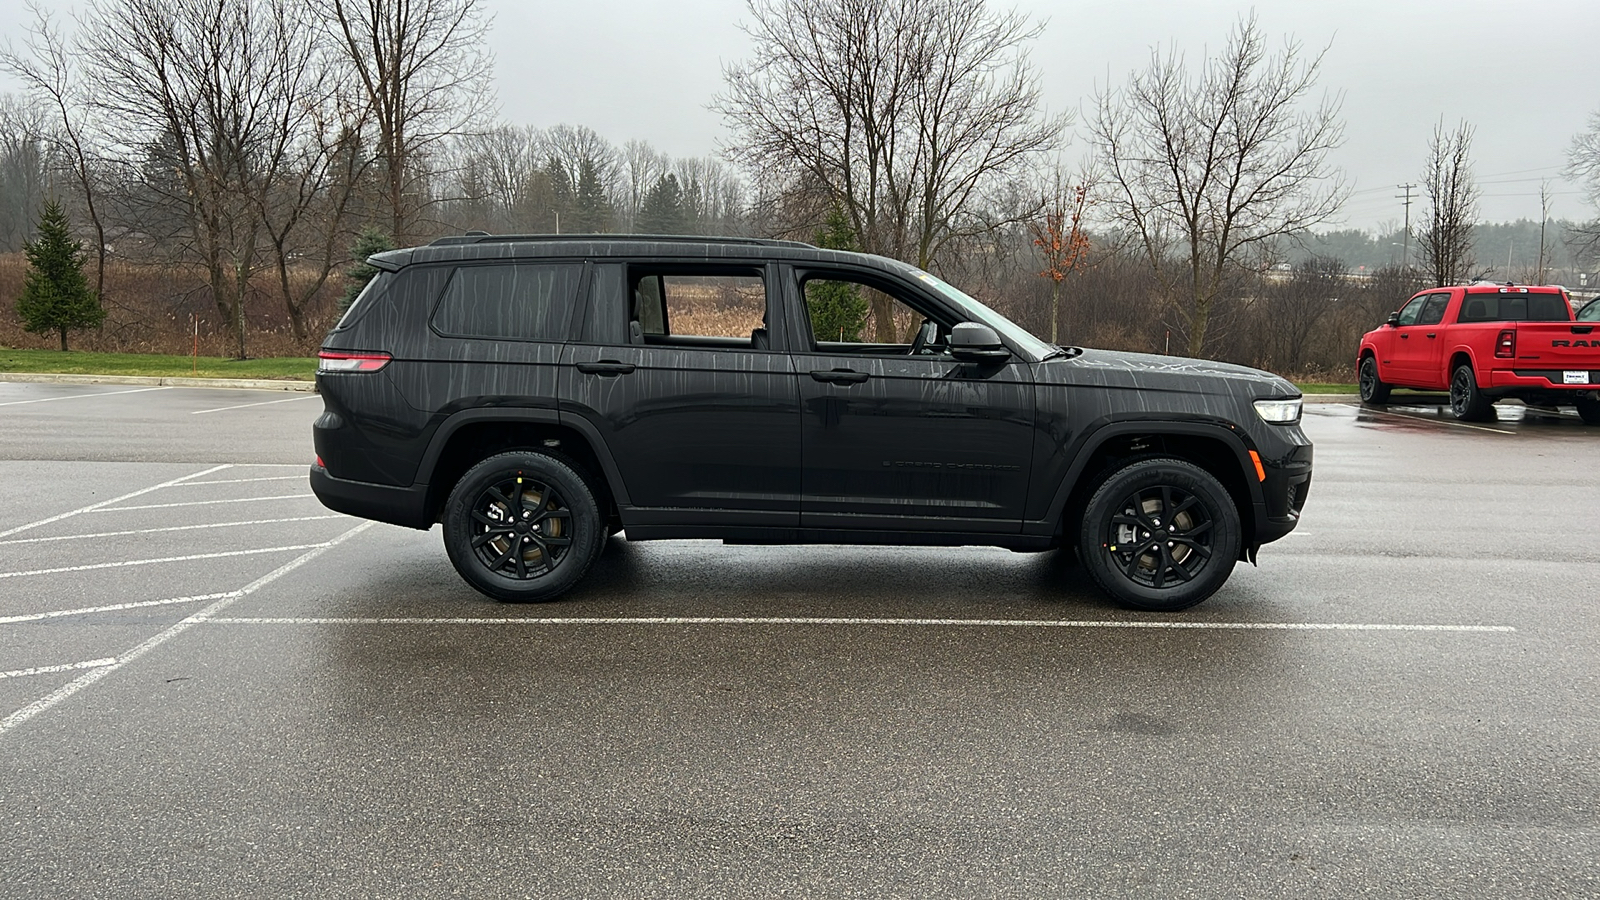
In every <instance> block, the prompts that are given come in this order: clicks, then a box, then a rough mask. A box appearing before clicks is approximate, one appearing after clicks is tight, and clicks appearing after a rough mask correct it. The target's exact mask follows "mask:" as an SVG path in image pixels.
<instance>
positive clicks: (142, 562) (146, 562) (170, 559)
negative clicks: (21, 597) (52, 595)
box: [0, 544, 327, 578]
mask: <svg viewBox="0 0 1600 900" xmlns="http://www.w3.org/2000/svg"><path fill="white" fill-rule="evenodd" d="M326 546H327V544H291V545H289V546H287V547H262V548H260V549H259V550H224V551H222V552H221V553H194V554H191V555H189V556H163V557H161V558H160V559H127V560H123V561H121V562H108V563H89V564H88V565H82V566H59V567H57V568H54V569H29V570H28V571H26V572H0V578H21V577H23V576H24V575H57V574H60V573H62V572H87V571H89V570H91V569H121V568H126V567H128V566H153V565H157V564H159V563H175V562H188V561H190V560H194V559H221V558H222V557H225V556H255V555H257V554H261V553H287V552H289V551H290V550H310V549H312V548H313V547H326Z"/></svg>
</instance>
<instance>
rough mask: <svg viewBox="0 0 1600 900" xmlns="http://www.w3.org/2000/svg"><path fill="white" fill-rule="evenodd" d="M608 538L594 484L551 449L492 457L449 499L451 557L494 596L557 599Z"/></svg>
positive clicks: (446, 541)
mask: <svg viewBox="0 0 1600 900" xmlns="http://www.w3.org/2000/svg"><path fill="white" fill-rule="evenodd" d="M519 486H520V489H519ZM519 513H520V515H519ZM605 539H606V523H605V520H604V519H602V518H601V517H600V510H599V507H598V506H597V505H596V503H595V497H594V490H593V489H591V488H590V487H589V484H588V482H587V481H585V480H584V478H583V476H582V475H580V474H579V473H578V469H577V468H576V467H575V466H574V465H573V464H572V463H571V462H569V461H567V460H566V459H564V458H561V457H557V456H553V455H551V454H548V453H539V452H534V451H531V450H519V451H512V452H510V453H501V454H498V455H496V456H491V457H489V458H488V459H485V460H484V461H482V462H480V463H478V464H477V465H475V466H473V467H472V468H471V469H468V470H467V473H466V474H465V475H463V476H461V480H459V481H457V482H456V484H455V487H453V488H451V489H450V497H449V499H448V500H447V501H445V515H444V548H445V552H446V553H448V554H449V555H450V562H451V564H452V565H454V566H455V567H456V571H457V572H459V573H460V574H461V577H462V578H464V579H466V581H467V583H468V584H470V585H472V586H473V587H475V588H477V589H478V590H479V591H481V592H483V593H485V594H487V595H489V596H490V597H493V598H495V599H496V600H504V601H508V602H512V603H536V602H544V601H548V600H554V599H556V598H557V597H559V596H561V595H562V594H564V593H566V592H567V591H568V590H570V589H571V588H572V587H573V586H574V585H576V584H577V583H578V582H579V581H580V580H581V579H582V578H583V576H584V575H585V574H587V573H588V571H589V567H590V566H591V565H593V564H594V561H595V559H596V558H597V557H599V555H600V550H601V546H602V544H603V542H604V541H605ZM519 543H520V545H521V546H522V549H521V550H517V549H515V548H516V546H517V545H518V544H519Z"/></svg>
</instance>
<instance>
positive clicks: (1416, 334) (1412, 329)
mask: <svg viewBox="0 0 1600 900" xmlns="http://www.w3.org/2000/svg"><path fill="white" fill-rule="evenodd" d="M1449 303H1450V294H1449V292H1448V291H1446V292H1441V293H1433V294H1423V295H1422V296H1420V297H1417V298H1415V299H1413V300H1412V301H1411V302H1410V303H1407V304H1406V306H1405V309H1402V310H1401V311H1400V322H1399V324H1397V325H1396V326H1395V327H1394V334H1393V335H1391V336H1390V342H1391V343H1390V351H1389V356H1390V359H1391V365H1392V366H1393V371H1394V373H1395V374H1394V376H1393V377H1387V378H1385V379H1384V380H1386V381H1390V382H1392V383H1395V384H1403V385H1407V386H1409V387H1419V388H1442V387H1444V386H1445V384H1446V382H1442V381H1441V380H1440V375H1439V373H1438V372H1437V371H1435V370H1436V369H1437V368H1438V367H1439V364H1440V363H1439V348H1440V347H1441V346H1443V344H1442V342H1441V341H1440V339H1439V333H1440V332H1439V323H1440V322H1442V321H1444V310H1445V307H1446V306H1447V305H1449Z"/></svg>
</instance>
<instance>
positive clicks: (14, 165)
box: [0, 94, 49, 253]
mask: <svg viewBox="0 0 1600 900" xmlns="http://www.w3.org/2000/svg"><path fill="white" fill-rule="evenodd" d="M44 118H45V116H44V113H43V110H42V109H40V107H39V106H38V105H37V104H34V103H29V102H27V101H25V100H23V99H22V98H19V97H16V96H14V95H11V94H0V253H15V252H17V251H18V250H21V249H22V248H23V245H24V243H26V242H27V240H28V238H29V236H30V235H32V234H33V230H34V222H35V220H36V219H37V218H38V213H39V209H40V208H41V207H42V206H43V204H44V201H45V198H46V193H47V191H46V182H47V180H48V178H49V173H48V171H47V167H48V164H49V160H48V158H47V157H48V151H47V150H46V146H45V140H46V138H45V134H46V131H47V129H46V127H45V123H44Z"/></svg>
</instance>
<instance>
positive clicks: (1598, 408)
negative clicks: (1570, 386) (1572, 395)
mask: <svg viewBox="0 0 1600 900" xmlns="http://www.w3.org/2000/svg"><path fill="white" fill-rule="evenodd" d="M1574 402H1575V404H1576V405H1577V407H1578V418H1580V419H1582V420H1583V424H1585V425H1600V400H1586V399H1584V398H1582V397H1580V398H1578V399H1577V400H1576V401H1574Z"/></svg>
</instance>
